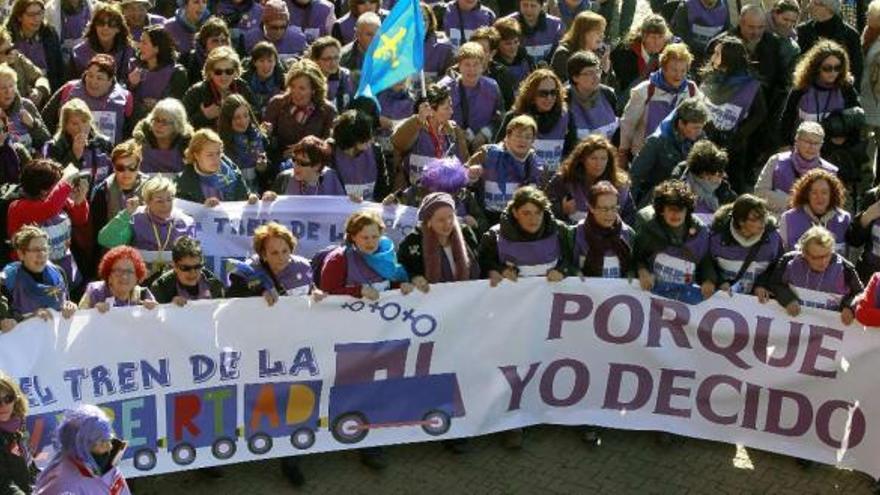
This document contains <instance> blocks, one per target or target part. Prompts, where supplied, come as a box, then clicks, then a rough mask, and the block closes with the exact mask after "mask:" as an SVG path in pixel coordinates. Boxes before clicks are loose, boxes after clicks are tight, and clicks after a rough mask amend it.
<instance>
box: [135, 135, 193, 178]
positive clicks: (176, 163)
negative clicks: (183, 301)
mask: <svg viewBox="0 0 880 495" xmlns="http://www.w3.org/2000/svg"><path fill="white" fill-rule="evenodd" d="M181 171H183V153H182V152H181V151H180V150H179V149H178V148H177V146H171V149H167V150H162V149H159V148H153V147H152V146H150V145H149V143H144V148H143V160H142V161H141V172H143V173H145V174H157V173H159V174H177V173H180V172H181Z"/></svg>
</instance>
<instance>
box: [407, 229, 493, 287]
mask: <svg viewBox="0 0 880 495" xmlns="http://www.w3.org/2000/svg"><path fill="white" fill-rule="evenodd" d="M461 235H462V237H463V238H464V245H465V250H466V251H467V256H468V258H470V260H471V273H470V278H471V280H476V279H478V278H480V266H479V263H478V262H477V235H476V234H474V231H473V230H471V228H470V227H468V226H467V225H462V226H461ZM440 255H441V256H443V254H440ZM397 261H399V262H400V264H401V265H403V267H404V268H406V273H408V274H409V278H410V280H412V278H413V277H418V276H422V277H423V276H425V256H424V253H423V252H422V228H421V227H416V228H415V229H414V230H413V231H412V232H410V233H409V234H407V235H406V237H404V238H403V240H402V241H400V246H399V247H398V248H397Z"/></svg>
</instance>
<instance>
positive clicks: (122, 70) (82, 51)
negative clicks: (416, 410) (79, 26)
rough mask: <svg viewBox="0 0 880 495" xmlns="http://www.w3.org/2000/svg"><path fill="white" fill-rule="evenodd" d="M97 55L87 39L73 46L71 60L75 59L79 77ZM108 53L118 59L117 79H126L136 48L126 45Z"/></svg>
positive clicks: (75, 68) (76, 71) (75, 69)
mask: <svg viewBox="0 0 880 495" xmlns="http://www.w3.org/2000/svg"><path fill="white" fill-rule="evenodd" d="M95 55H97V53H96V52H95V50H93V49H92V46H91V45H89V41H88V40H87V39H84V40H82V41H80V42H79V43H78V44H77V45H76V46H75V47H73V56H72V58H71V60H72V61H73V70H74V72H75V75H76V76H77V77H79V76H80V75H82V73H83V72H85V71H86V68H87V67H88V65H89V61H90V60H92V57H94V56H95ZM108 55H112V56H113V59H114V60H115V61H116V80H117V81H126V80H127V79H126V78H127V77H128V72H129V66H128V62H129V60H131V59H132V57H134V50H132V49H131V48H129V47H125V48H124V49H122V50H118V51H116V52H113V53H110V54H108Z"/></svg>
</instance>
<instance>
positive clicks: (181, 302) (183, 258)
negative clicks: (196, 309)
mask: <svg viewBox="0 0 880 495" xmlns="http://www.w3.org/2000/svg"><path fill="white" fill-rule="evenodd" d="M171 260H172V262H173V264H172V265H171V269H170V270H165V272H164V273H162V275H161V276H160V277H159V278H157V279H156V281H155V282H153V283H152V285H150V292H152V293H153V295H154V296H155V297H156V302H158V303H159V304H167V303H173V304H175V305H177V306H185V305H186V303H187V302H189V301H195V300H199V299H222V298H223V293H224V290H223V283H222V282H220V280H218V279H217V277H215V276H214V274H213V273H211V270H208V269H207V268H205V258H204V256H203V255H202V245H201V243H199V241H197V240H196V239H193V238H192V237H190V236H184V237H180V238H179V239H177V241H176V242H175V243H174V247H173V248H171Z"/></svg>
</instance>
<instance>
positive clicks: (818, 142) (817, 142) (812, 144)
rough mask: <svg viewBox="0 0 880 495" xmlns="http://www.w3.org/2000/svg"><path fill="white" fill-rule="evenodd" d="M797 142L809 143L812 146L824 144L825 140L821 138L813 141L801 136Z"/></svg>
mask: <svg viewBox="0 0 880 495" xmlns="http://www.w3.org/2000/svg"><path fill="white" fill-rule="evenodd" d="M797 142H799V143H802V144H809V145H810V146H822V143H823V142H824V141H821V140H820V141H811V140H809V139H804V138H799V139H797Z"/></svg>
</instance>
